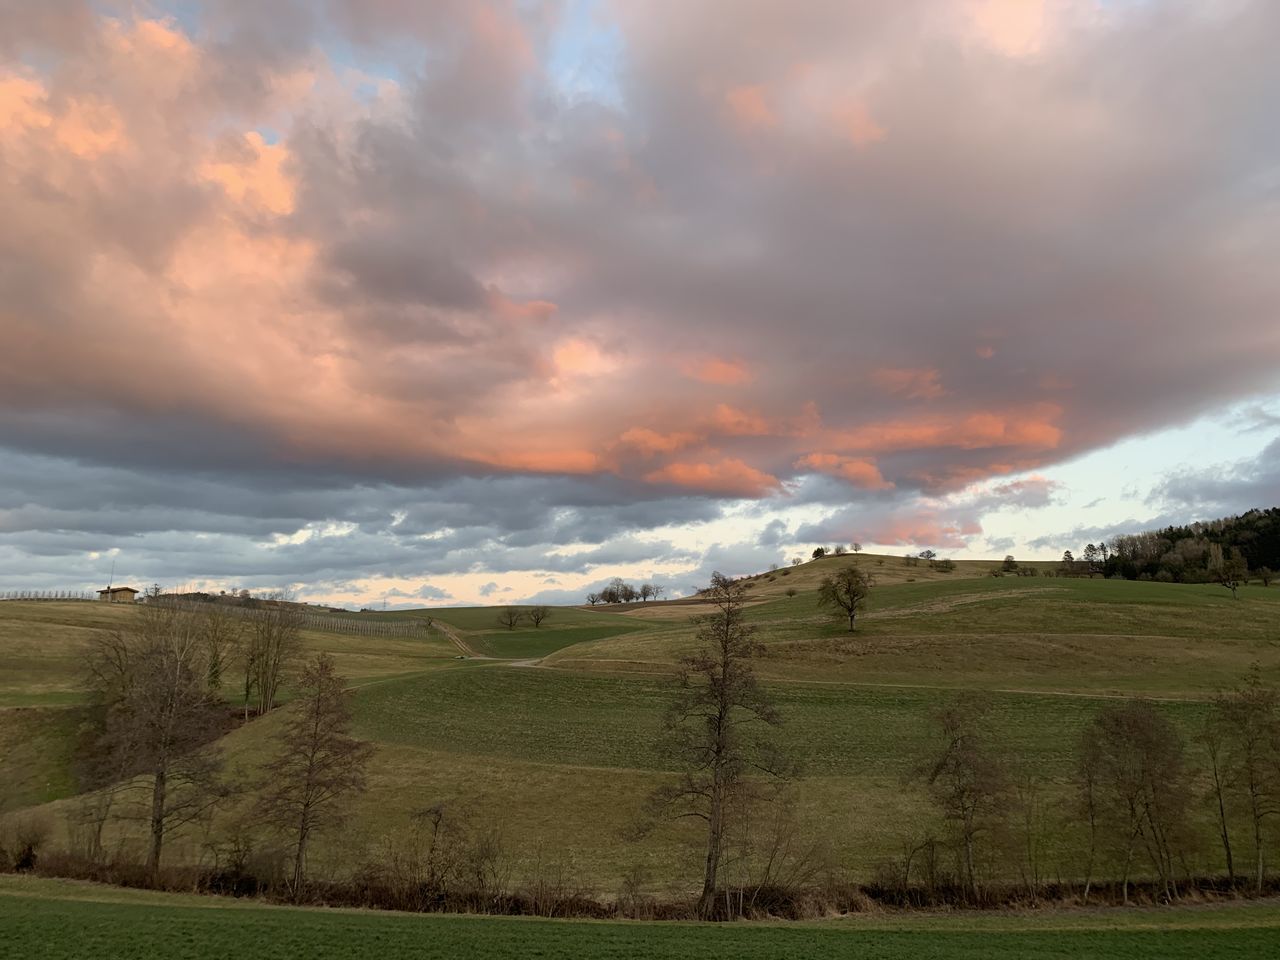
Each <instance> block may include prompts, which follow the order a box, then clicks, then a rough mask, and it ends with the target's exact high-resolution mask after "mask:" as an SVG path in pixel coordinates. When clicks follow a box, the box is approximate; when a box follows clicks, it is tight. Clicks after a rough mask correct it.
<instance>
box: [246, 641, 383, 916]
mask: <svg viewBox="0 0 1280 960" xmlns="http://www.w3.org/2000/svg"><path fill="white" fill-rule="evenodd" d="M344 687H345V684H344V682H343V679H342V678H341V677H340V676H338V675H337V674H336V673H335V672H334V663H333V658H332V657H330V656H329V655H328V654H321V655H320V656H318V657H316V659H315V660H313V661H311V662H309V663H307V665H306V666H304V667H303V668H302V675H301V676H300V677H299V678H298V699H297V701H296V702H295V703H294V704H293V705H292V706H291V708H290V714H291V716H290V717H289V723H288V725H287V726H286V727H285V729H284V735H283V737H282V738H281V743H280V752H279V754H277V756H276V757H275V759H273V760H272V761H271V762H270V763H268V764H267V765H266V768H265V771H266V774H267V785H266V790H265V793H264V794H263V797H262V814H263V817H264V819H265V820H266V821H267V822H268V823H270V824H272V825H274V826H275V827H276V828H277V829H279V830H280V831H281V832H282V833H284V834H286V835H287V836H288V837H289V838H290V839H289V842H290V846H291V847H292V849H293V868H292V871H291V873H290V876H289V890H290V893H292V894H293V897H294V899H295V900H296V899H298V898H299V897H300V895H301V893H302V884H303V880H304V878H305V873H306V863H307V846H308V843H309V842H310V840H311V838H312V837H313V836H314V835H315V833H316V832H317V831H319V830H321V829H324V828H325V827H332V826H336V825H338V824H339V823H341V822H342V820H343V819H344V817H345V813H346V811H345V810H344V809H343V803H342V801H344V800H346V799H347V798H348V797H349V796H350V795H351V794H353V793H356V792H358V791H361V790H363V789H364V785H365V767H366V765H367V764H368V762H369V758H370V756H371V755H372V754H373V747H372V745H371V744H368V743H365V742H363V741H361V740H356V739H354V738H353V737H352V736H351V735H350V730H351V713H350V711H349V710H348V709H347V703H346V691H345V689H344Z"/></svg>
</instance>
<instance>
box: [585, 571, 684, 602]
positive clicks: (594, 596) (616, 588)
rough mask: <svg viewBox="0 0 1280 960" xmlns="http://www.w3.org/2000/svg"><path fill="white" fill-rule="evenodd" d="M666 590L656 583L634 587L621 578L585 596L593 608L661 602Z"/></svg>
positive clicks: (614, 579) (615, 578)
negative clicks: (612, 604)
mask: <svg viewBox="0 0 1280 960" xmlns="http://www.w3.org/2000/svg"><path fill="white" fill-rule="evenodd" d="M666 591H667V588H666V587H664V586H662V585H661V584H657V583H642V584H640V586H638V587H637V586H634V585H632V584H630V583H627V581H625V580H623V579H622V578H621V577H614V578H613V580H611V581H610V582H609V585H608V586H607V587H605V588H604V589H603V590H600V591H599V592H596V593H588V594H587V603H589V604H591V605H592V606H593V607H594V606H595V605H596V604H597V603H635V602H636V601H637V600H639V601H641V602H642V603H647V602H648V601H650V600H661V599H662V595H663V594H664V593H666Z"/></svg>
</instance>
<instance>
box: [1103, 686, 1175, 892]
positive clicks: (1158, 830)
mask: <svg viewBox="0 0 1280 960" xmlns="http://www.w3.org/2000/svg"><path fill="white" fill-rule="evenodd" d="M1183 753H1184V751H1183V744H1182V738H1181V736H1180V735H1179V734H1178V731H1177V729H1176V728H1175V727H1174V726H1173V724H1172V723H1171V722H1170V721H1169V719H1168V718H1167V717H1165V716H1164V715H1163V714H1161V713H1159V712H1158V711H1157V710H1156V709H1155V707H1153V706H1152V705H1151V704H1150V703H1148V702H1146V701H1145V700H1129V701H1126V702H1122V703H1118V704H1114V705H1110V706H1107V707H1104V708H1103V709H1102V710H1100V711H1099V712H1098V715H1097V716H1096V717H1095V718H1094V720H1093V723H1091V724H1090V725H1089V726H1088V727H1087V728H1086V729H1085V731H1084V733H1083V735H1082V738H1081V749H1080V770H1081V771H1082V772H1083V773H1087V776H1088V779H1089V781H1090V782H1091V784H1092V789H1093V790H1094V793H1095V799H1096V803H1097V807H1098V812H1099V825H1100V828H1101V829H1103V830H1104V831H1105V832H1106V833H1107V834H1109V835H1110V837H1111V838H1112V840H1113V842H1114V845H1115V849H1116V852H1117V854H1118V855H1119V856H1120V858H1121V862H1122V865H1123V874H1122V884H1123V890H1124V899H1125V902H1126V903H1128V900H1129V877H1130V874H1131V871H1132V869H1133V860H1134V856H1135V854H1136V853H1137V852H1138V850H1139V849H1145V850H1146V853H1147V856H1148V858H1149V859H1150V861H1151V866H1152V867H1153V868H1154V869H1155V871H1156V874H1157V875H1158V877H1159V878H1160V883H1161V886H1162V887H1163V889H1164V893H1165V895H1166V896H1167V897H1171V898H1172V897H1174V896H1176V894H1177V890H1176V887H1175V881H1174V875H1173V868H1174V863H1175V861H1176V859H1177V848H1178V842H1179V839H1180V834H1181V832H1182V828H1183V824H1184V821H1185V817H1186V798H1187V775H1186V768H1185V763H1184V758H1183Z"/></svg>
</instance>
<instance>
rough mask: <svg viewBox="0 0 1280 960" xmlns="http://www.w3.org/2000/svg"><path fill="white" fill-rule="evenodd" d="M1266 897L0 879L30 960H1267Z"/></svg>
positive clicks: (0, 904) (1270, 913)
mask: <svg viewBox="0 0 1280 960" xmlns="http://www.w3.org/2000/svg"><path fill="white" fill-rule="evenodd" d="M1278 941H1280V906H1278V905H1277V904H1276V903H1274V902H1269V903H1259V904H1249V905H1232V904H1226V905H1213V906H1204V907H1191V908H1181V909H1176V910H1114V909H1112V910H1095V911H1060V912H1055V911H1045V912H1042V913H1031V914H1022V915H999V914H997V915H961V916H928V915H926V916H919V915H912V916H902V915H879V916H856V917H850V918H845V919H842V920H837V921H823V922H818V923H809V924H786V925H784V924H730V925H722V926H708V925H695V924H685V923H636V922H583V921H573V922H571V921H557V920H536V919H506V918H494V917H483V918H482V917H442V916H412V915H406V914H385V913H384V914H380V913H370V912H362V911H338V910H311V909H302V908H288V907H266V906H262V905H259V904H255V903H246V902H240V901H226V900H218V899H214V898H197V897H183V896H174V895H164V894H153V893H142V892H137V891H127V890H114V889H110V888H99V887H95V886H92V885H87V884H76V883H66V882H57V881H45V880H26V879H18V878H13V877H0V945H3V946H4V947H5V949H6V954H7V955H9V956H14V957H23V958H28V960H45V958H47V960H64V958H70V957H94V958H99V960H124V958H136V957H148V958H157V960H206V958H210V960H211V958H221V957H232V956H270V957H273V958H276V960H281V958H293V957H299V958H301V957H306V958H311V957H320V956H323V957H334V958H350V960H364V958H369V960H382V958H387V957H397V958H400V957H403V958H423V960H436V958H440V960H444V958H467V957H484V958H494V960H505V958H511V960H516V958H526V957H583V958H600V960H612V958H621V957H650V958H658V960H666V958H669V960H676V958H686V957H699V958H742V960H757V958H759V960H764V958H770V960H774V958H797V960H798V958H807V957H851V958H852V957H857V958H869V960H889V958H913V960H978V958H993V960H1002V958H1010V960H1012V958H1025V957H1041V958H1074V960H1078V958H1081V957H1124V958H1133V960H1140V958H1153V960H1154V958H1165V960H1180V958H1188V960H1190V958H1198V960H1214V958H1228V957H1265V956H1270V955H1272V954H1273V953H1274V949H1275V945H1276V943H1277V942H1278Z"/></svg>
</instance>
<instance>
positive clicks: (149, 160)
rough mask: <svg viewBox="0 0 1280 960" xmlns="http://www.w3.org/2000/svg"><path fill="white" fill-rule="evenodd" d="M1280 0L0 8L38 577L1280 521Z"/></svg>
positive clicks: (45, 583) (358, 570)
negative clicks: (1257, 512) (1272, 514)
mask: <svg viewBox="0 0 1280 960" xmlns="http://www.w3.org/2000/svg"><path fill="white" fill-rule="evenodd" d="M1278 35H1280V4H1275V3H1272V2H1269V0H1255V2H1249V0H1223V2H1219V3H1213V4H1205V3H1202V2H1193V0H1185V2H1180V0H1167V2H1161V0H1146V2H1115V0H1112V2H1100V0H954V2H943V0H897V2H895V3H892V4H889V3H882V2H879V0H865V2H857V0H833V2H819V0H807V2H803V3H782V2H762V0H705V2H699V3H687V2H676V0H654V2H646V3H630V2H616V3H615V2H609V0H559V2H545V3H544V2H537V0H511V2H505V0H437V2H433V3H420V2H411V0H313V2H303V0H280V2H277V3H271V4H263V3H259V2H253V0H224V2H218V3H214V2H208V3H205V2H197V0H182V2H174V3H161V2H155V3H149V2H140V0H134V2H128V3H123V2H115V0H98V2H80V0H47V2H44V3H39V4H33V3H29V2H26V0H0V211H3V214H2V215H0V592H2V591H4V590H30V589H88V588H94V587H101V586H104V585H105V584H106V582H107V580H108V579H109V578H111V577H114V582H115V583H117V584H121V583H125V584H127V583H132V584H134V585H136V586H142V585H145V584H149V583H153V582H156V583H161V584H162V585H165V586H184V587H193V588H201V589H214V590H216V589H232V588H241V587H245V588H249V589H254V590H274V589H282V588H287V589H290V590H292V591H294V592H295V593H296V594H297V595H298V596H299V597H301V598H303V599H307V600H317V601H319V600H324V601H330V602H335V603H341V604H345V605H352V606H359V605H383V604H386V605H387V606H394V607H411V606H423V605H438V604H463V603H516V602H521V603H523V602H529V601H534V600H537V601H542V602H580V601H581V599H582V597H583V596H584V595H585V594H586V593H587V592H588V591H590V590H592V589H595V588H597V587H598V586H600V585H601V584H602V583H604V582H607V581H608V580H609V579H611V578H612V577H614V576H622V577H626V578H628V579H631V580H634V581H640V580H654V581H656V582H659V583H662V584H664V585H665V586H666V587H667V589H668V593H669V595H673V596H675V595H680V594H683V593H687V592H689V591H690V590H691V589H693V588H694V587H696V586H699V585H702V584H705V583H706V581H707V580H708V578H709V577H710V574H711V572H712V571H715V570H719V571H721V572H724V573H727V574H734V575H736V574H742V573H751V572H757V571H760V570H763V569H766V568H767V567H769V566H770V565H771V564H775V563H777V564H785V563H787V562H789V561H790V559H791V558H792V557H795V556H807V555H808V554H809V553H810V552H811V551H812V549H813V548H814V547H815V546H818V545H826V546H833V545H835V544H837V543H845V544H848V543H851V542H853V541H857V542H859V543H861V544H862V545H863V546H864V548H865V549H867V550H875V551H882V552H890V553H906V552H915V551H918V550H922V549H926V548H927V549H933V550H936V551H938V552H939V554H941V555H944V556H952V557H956V558H966V557H993V556H995V557H998V556H1003V555H1004V554H1006V553H1012V554H1014V555H1015V556H1017V557H1020V558H1028V559H1029V558H1045V559H1047V558H1052V557H1057V556H1060V555H1061V553H1062V551H1063V550H1064V549H1072V550H1078V549H1080V547H1082V546H1083V545H1084V544H1085V543H1086V542H1089V541H1097V540H1102V539H1105V538H1107V537H1109V536H1111V535H1113V534H1115V533H1119V532H1133V531H1135V530H1139V529H1147V528H1152V527H1158V526H1161V525H1164V524H1168V523H1174V522H1185V521H1190V520H1194V519H1208V518H1212V517H1217V516H1225V515H1229V514H1234V513H1239V512H1241V511H1244V510H1247V509H1250V508H1252V507H1264V506H1275V505H1277V504H1280V439H1278V438H1280V317H1278V316H1277V313H1278V310H1280V270H1277V269H1276V267H1275V264H1276V253H1277V250H1280V125H1277V124H1276V123H1275V122H1274V104H1275V103H1276V101H1277V97H1278V96H1280V58H1276V57H1275V56H1274V49H1273V47H1274V38H1275V37H1276V36H1278Z"/></svg>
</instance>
